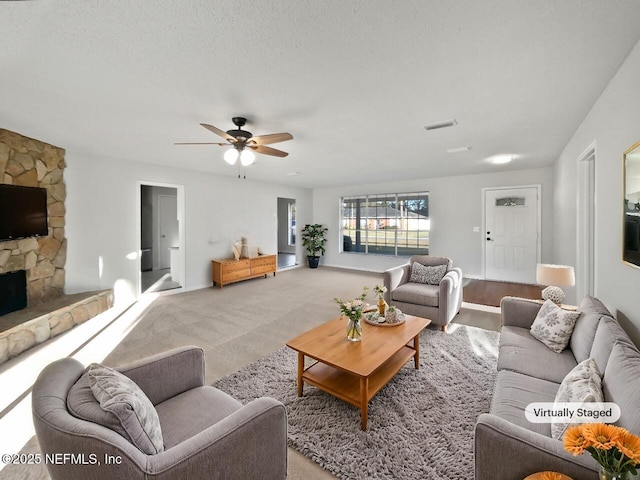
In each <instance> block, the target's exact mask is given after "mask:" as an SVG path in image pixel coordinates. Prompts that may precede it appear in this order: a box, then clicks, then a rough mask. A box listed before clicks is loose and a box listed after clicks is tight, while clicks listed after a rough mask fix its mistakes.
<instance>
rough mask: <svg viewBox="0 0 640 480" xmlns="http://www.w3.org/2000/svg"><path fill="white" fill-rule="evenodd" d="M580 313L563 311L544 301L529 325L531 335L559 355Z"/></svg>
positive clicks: (569, 338)
mask: <svg viewBox="0 0 640 480" xmlns="http://www.w3.org/2000/svg"><path fill="white" fill-rule="evenodd" d="M579 315H580V312H570V311H568V310H563V309H562V308H560V307H559V306H558V305H556V304H555V303H553V302H552V301H551V300H546V301H545V302H544V304H543V305H542V308H540V311H539V312H538V315H536V319H535V320H534V321H533V324H532V325H531V330H530V332H531V335H533V336H534V337H535V338H537V339H538V340H540V341H541V342H542V343H544V344H545V345H546V346H547V347H549V348H550V349H551V350H553V351H554V352H556V353H561V352H562V351H563V350H564V349H565V348H567V345H568V344H569V340H571V332H573V327H574V326H575V324H576V320H577V319H578V316H579Z"/></svg>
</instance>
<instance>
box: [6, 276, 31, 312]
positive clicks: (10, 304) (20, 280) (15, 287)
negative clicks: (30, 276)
mask: <svg viewBox="0 0 640 480" xmlns="http://www.w3.org/2000/svg"><path fill="white" fill-rule="evenodd" d="M26 306H27V272H26V271H25V270H18V271H15V272H9V273H3V274H1V275H0V315H6V314H7V313H11V312H15V311H17V310H22V309H23V308H26Z"/></svg>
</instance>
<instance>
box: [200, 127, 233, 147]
mask: <svg viewBox="0 0 640 480" xmlns="http://www.w3.org/2000/svg"><path fill="white" fill-rule="evenodd" d="M200 125H202V126H203V127H204V128H206V129H207V130H209V131H210V132H213V133H215V134H216V135H220V136H221V137H222V138H224V139H226V140H229V141H230V142H231V143H236V142H237V141H238V140H237V139H236V137H233V136H231V135H229V134H228V133H227V132H225V131H224V130H220V129H219V128H217V127H214V126H213V125H208V124H206V123H201V124H200Z"/></svg>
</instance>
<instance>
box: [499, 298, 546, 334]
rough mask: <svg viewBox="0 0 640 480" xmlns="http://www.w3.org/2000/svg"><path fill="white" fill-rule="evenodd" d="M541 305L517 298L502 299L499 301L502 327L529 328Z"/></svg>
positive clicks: (534, 301) (535, 301) (533, 301)
mask: <svg viewBox="0 0 640 480" xmlns="http://www.w3.org/2000/svg"><path fill="white" fill-rule="evenodd" d="M541 307H542V303H540V302H538V301H537V300H528V299H526V298H519V297H504V298H503V299H502V300H501V301H500V312H501V314H502V326H507V325H508V326H511V327H521V328H531V324H532V323H533V321H534V320H535V319H536V315H538V311H539V310H540V308H541Z"/></svg>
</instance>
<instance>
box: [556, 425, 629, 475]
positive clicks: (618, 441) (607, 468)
mask: <svg viewBox="0 0 640 480" xmlns="http://www.w3.org/2000/svg"><path fill="white" fill-rule="evenodd" d="M563 441H564V449H565V450H566V451H567V452H570V453H573V455H574V456H577V455H581V454H582V453H584V451H585V450H586V451H587V452H589V453H590V454H591V456H592V457H593V458H594V459H595V461H596V462H598V463H599V464H600V467H601V468H600V478H614V477H615V476H618V478H628V475H627V474H628V473H631V474H633V475H635V474H636V465H638V463H640V438H639V437H637V436H635V435H633V434H632V433H629V432H628V431H627V430H625V429H624V428H621V427H617V426H615V425H607V424H604V423H585V424H583V425H576V426H575V427H569V428H568V429H567V431H566V433H565V435H564V440H563Z"/></svg>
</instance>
